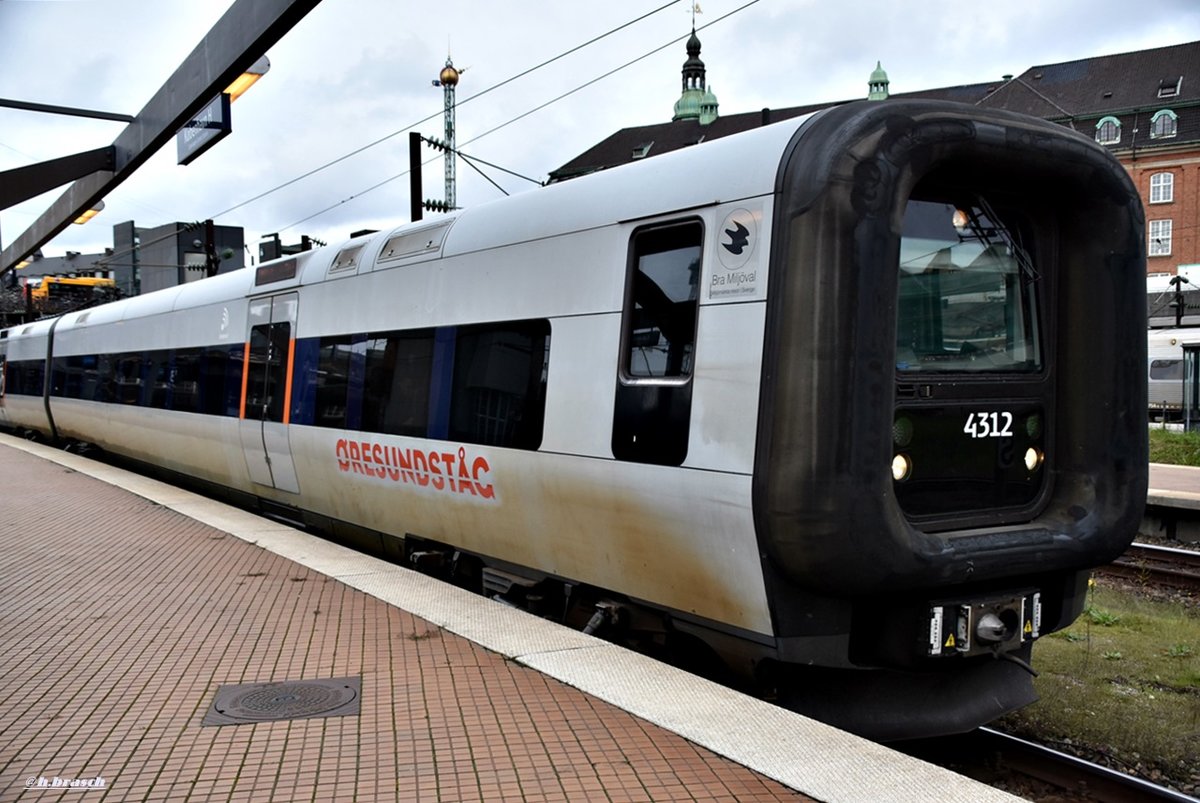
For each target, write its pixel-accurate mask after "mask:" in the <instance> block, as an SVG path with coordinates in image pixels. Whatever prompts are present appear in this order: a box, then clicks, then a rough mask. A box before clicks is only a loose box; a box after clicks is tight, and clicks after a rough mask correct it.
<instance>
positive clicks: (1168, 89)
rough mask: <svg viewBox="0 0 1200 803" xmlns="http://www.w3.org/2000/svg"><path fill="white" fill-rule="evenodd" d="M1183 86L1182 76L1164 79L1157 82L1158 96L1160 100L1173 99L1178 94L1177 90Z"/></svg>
mask: <svg viewBox="0 0 1200 803" xmlns="http://www.w3.org/2000/svg"><path fill="white" fill-rule="evenodd" d="M1182 86H1183V76H1182V75H1180V76H1178V77H1176V78H1173V79H1172V78H1164V79H1162V80H1161V81H1159V82H1158V96H1159V97H1160V98H1173V97H1175V96H1176V95H1178V94H1179V90H1180V89H1181V88H1182Z"/></svg>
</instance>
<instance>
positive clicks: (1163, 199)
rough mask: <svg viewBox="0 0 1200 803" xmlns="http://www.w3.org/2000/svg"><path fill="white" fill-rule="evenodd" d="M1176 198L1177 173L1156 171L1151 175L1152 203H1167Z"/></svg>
mask: <svg viewBox="0 0 1200 803" xmlns="http://www.w3.org/2000/svg"><path fill="white" fill-rule="evenodd" d="M1174 200H1175V174H1174V173H1155V174H1154V175H1152V176H1150V203H1152V204H1166V203H1170V202H1171V201H1174Z"/></svg>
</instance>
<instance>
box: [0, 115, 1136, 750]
mask: <svg viewBox="0 0 1200 803" xmlns="http://www.w3.org/2000/svg"><path fill="white" fill-rule="evenodd" d="M1142 233H1143V221H1142V214H1141V207H1140V205H1139V202H1138V196H1137V193H1136V192H1135V191H1134V189H1133V187H1132V186H1131V184H1130V182H1129V180H1128V178H1127V177H1126V175H1125V173H1124V171H1123V170H1122V169H1121V167H1120V165H1119V164H1118V163H1117V162H1116V161H1115V160H1114V159H1112V158H1111V156H1109V155H1108V154H1107V153H1106V152H1105V151H1104V150H1103V149H1102V148H1099V147H1097V146H1096V145H1095V144H1094V143H1092V142H1090V141H1089V140H1088V139H1087V138H1085V137H1082V136H1079V135H1077V134H1075V133H1073V132H1071V131H1069V130H1066V129H1063V128H1061V127H1059V126H1054V125H1051V124H1048V123H1045V122H1042V121H1038V120H1033V119H1030V118H1024V117H1019V116H1015V115H1011V114H1006V113H1001V112H993V111H985V110H979V109H975V108H971V107H961V106H957V105H953V104H944V103H934V102H920V101H889V102H887V103H860V104H849V105H847V106H843V107H838V108H834V109H830V110H826V111H824V112H821V113H818V114H815V115H812V116H810V117H807V118H803V119H800V120H793V121H786V122H783V123H778V124H775V125H771V126H765V127H763V128H761V129H758V130H755V131H751V132H746V133H744V134H739V135H736V136H731V137H727V138H723V139H719V140H715V141H713V142H708V143H703V144H701V145H698V146H695V147H692V148H687V149H684V150H682V151H677V152H674V153H670V154H665V155H663V156H659V157H655V158H654V159H649V160H646V161H644V162H640V163H637V164H634V165H630V166H627V167H623V168H619V169H614V170H611V171H605V172H602V173H598V174H594V175H591V176H587V177H583V178H580V179H575V180H572V181H570V182H565V183H561V184H556V185H552V186H550V187H546V188H544V189H541V190H537V191H533V192H529V193H525V194H522V195H519V196H516V197H513V198H510V199H505V200H502V201H496V202H493V203H490V204H485V205H482V206H479V207H477V208H472V209H468V210H465V211H461V212H458V213H454V214H452V215H449V216H447V217H445V218H441V219H438V220H432V221H424V222H419V223H413V224H406V225H405V226H402V227H400V228H397V229H394V230H389V231H384V232H380V233H376V234H371V235H365V236H362V237H359V238H356V239H352V240H349V241H347V242H344V243H340V244H336V245H332V246H328V247H325V248H322V249H320V250H318V251H315V252H308V253H305V254H300V255H297V256H294V257H288V258H285V259H283V260H279V261H276V262H272V263H267V264H264V265H261V266H259V267H257V268H249V269H246V270H243V271H239V272H237V273H233V274H228V275H225V276H219V277H216V278H214V279H210V280H206V281H202V282H198V283H195V284H193V285H187V286H184V287H181V288H175V289H172V290H167V291H162V292H160V293H155V294H151V295H149V296H145V297H142V298H136V299H130V300H127V301H123V302H118V303H115V304H112V305H107V306H104V307H99V308H95V309H93V310H88V311H84V312H80V313H71V314H69V315H66V316H63V317H61V318H58V319H55V320H54V321H51V322H39V323H37V324H31V325H29V326H27V327H20V328H17V329H13V330H9V331H8V332H6V333H5V334H6V335H7V336H6V337H5V338H4V339H2V340H0V350H2V351H3V352H4V353H5V355H6V361H7V362H6V368H5V376H6V387H5V393H4V395H3V397H2V399H0V405H2V406H0V423H7V424H8V425H9V426H13V427H18V428H23V429H28V430H35V431H39V432H43V433H46V434H48V435H51V436H53V437H57V438H60V439H70V440H80V441H86V442H89V443H94V444H96V445H98V446H100V447H102V448H104V449H105V450H107V451H109V452H112V453H114V454H118V455H122V456H125V457H128V458H131V459H134V460H137V461H139V462H142V463H145V464H147V465H152V466H158V467H161V468H163V469H166V470H168V471H171V472H173V473H176V474H179V475H183V476H187V477H191V478H194V479H197V480H200V481H202V482H204V483H206V484H207V485H209V486H211V487H216V488H223V489H227V490H229V491H231V492H233V493H236V494H237V495H238V496H239V497H240V498H241V499H243V500H256V503H257V504H259V505H260V506H262V507H264V508H265V509H267V510H269V511H271V512H274V513H276V514H282V515H286V516H289V517H291V518H294V519H296V520H301V521H309V522H315V523H319V524H321V525H322V526H324V527H326V528H327V529H329V530H331V531H332V532H335V533H338V534H340V535H341V536H343V537H348V538H353V539H356V540H358V541H359V542H368V543H370V544H372V545H373V546H375V547H376V548H378V549H380V550H382V551H383V552H385V553H389V554H393V555H395V556H397V557H398V558H400V559H403V560H405V561H406V562H408V563H410V564H412V565H414V566H417V567H418V568H422V569H426V570H430V571H441V572H444V573H445V574H446V575H447V576H449V577H451V578H452V579H454V580H456V581H457V582H460V583H463V584H468V585H471V586H473V587H476V588H477V589H479V590H482V591H484V592H485V593H489V594H493V595H496V596H499V597H502V598H504V599H505V600H507V601H510V602H512V603H514V604H520V605H523V606H525V607H527V608H529V609H530V610H533V611H534V612H536V613H538V614H540V615H545V616H551V617H555V618H559V619H562V620H563V621H566V622H568V623H571V624H575V625H577V626H581V627H583V626H586V627H587V628H588V629H589V630H590V631H596V632H599V633H601V634H611V635H612V637H614V638H616V637H626V638H629V639H630V640H632V641H634V642H640V643H642V644H651V645H653V644H659V643H664V642H665V643H670V644H674V645H679V644H686V645H692V646H695V647H696V648H697V649H698V650H702V651H704V652H711V653H713V654H716V655H719V656H720V657H721V658H722V659H724V661H725V663H726V665H727V666H728V668H729V669H730V670H731V671H732V672H733V674H734V675H735V676H736V677H739V678H742V679H743V680H745V681H747V682H754V683H757V684H759V685H760V686H762V687H764V688H766V687H769V688H770V689H772V691H773V693H774V694H775V695H776V697H777V699H779V700H780V701H781V702H782V703H784V704H786V705H790V706H792V707H795V708H797V709H799V710H802V711H805V712H807V713H810V714H813V715H815V716H818V717H820V718H822V719H826V720H827V721H830V722H833V723H834V724H838V725H841V726H843V727H847V728H850V729H852V730H856V731H858V732H861V733H866V734H868V735H872V736H875V737H877V738H901V737H908V736H914V735H926V734H932V733H942V732H952V731H957V730H964V729H967V728H970V727H973V726H974V725H976V724H979V723H980V722H984V721H987V720H989V719H991V718H994V717H995V716H998V715H999V714H1001V713H1004V712H1005V711H1007V710H1010V709H1012V708H1014V707H1016V706H1019V705H1022V704H1025V703H1027V702H1029V701H1030V700H1031V699H1032V685H1031V681H1030V675H1029V672H1028V661H1029V657H1030V650H1031V647H1032V644H1033V642H1034V640H1036V638H1037V637H1038V636H1040V635H1044V634H1046V633H1048V632H1052V631H1054V630H1056V629H1059V628H1062V627H1065V626H1066V625H1067V624H1069V623H1070V622H1071V621H1072V620H1073V619H1074V618H1075V616H1076V615H1078V613H1079V611H1080V610H1081V608H1082V604H1083V593H1084V590H1085V588H1086V578H1087V570H1088V568H1089V567H1090V566H1093V565H1097V564H1100V563H1103V562H1105V561H1107V560H1109V559H1110V558H1111V557H1113V556H1115V555H1116V554H1118V553H1119V552H1121V551H1122V550H1123V549H1124V547H1125V546H1126V545H1127V544H1128V542H1129V541H1130V540H1131V539H1132V536H1133V534H1134V532H1135V530H1136V525H1137V522H1138V520H1139V518H1140V515H1141V507H1142V504H1143V503H1144V497H1145V491H1146V444H1145V440H1146V432H1145V409H1146V385H1145V381H1144V377H1145V376H1146V373H1145V371H1146V360H1145V340H1144V332H1145V305H1144V304H1143V303H1140V301H1139V299H1140V297H1141V295H1142V293H1143V289H1142V285H1143V283H1144V276H1145V271H1144V251H1143V248H1144V246H1143V244H1142V243H1143V237H1142ZM1084 287H1086V288H1087V291H1086V293H1083V292H1080V289H1081V288H1084ZM39 372H40V373H39ZM14 377H19V379H17V380H16V381H15V382H14V379H13V378H14ZM39 377H40V381H41V384H40V385H39V384H38V382H39ZM997 659H1004V660H997Z"/></svg>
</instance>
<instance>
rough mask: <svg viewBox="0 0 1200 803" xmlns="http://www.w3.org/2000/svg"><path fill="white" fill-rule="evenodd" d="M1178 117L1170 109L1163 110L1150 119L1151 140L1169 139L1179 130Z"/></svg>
mask: <svg viewBox="0 0 1200 803" xmlns="http://www.w3.org/2000/svg"><path fill="white" fill-rule="evenodd" d="M1178 119H1179V117H1178V115H1176V114H1175V112H1173V111H1171V110H1170V109H1162V110H1161V111H1157V112H1155V113H1154V116H1153V117H1151V118H1150V139H1168V138H1170V137H1173V136H1175V133H1176V131H1177V130H1178V127H1179V126H1178Z"/></svg>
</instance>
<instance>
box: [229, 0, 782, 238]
mask: <svg viewBox="0 0 1200 803" xmlns="http://www.w3.org/2000/svg"><path fill="white" fill-rule="evenodd" d="M758 2H760V0H749V2H747V3H744V4H743V5H740V6H738V7H737V8H735V9H733V10H732V11H729V12H727V13H725V14H722V15H721V16H720V17H717V18H716V19H714V20H713V21H712V22H708V23H706V24H704V25H701V26H700V27H698V28H696V31H703V30H705V29H706V28H711V27H712V26H713V25H716V24H717V23H719V22H722V21H724V20H726V19H728V18H729V17H731V16H733V15H734V14H737V13H739V12H741V11H744V10H745V9H747V8H749V7H750V6H752V5H755V4H756V3H758ZM657 10H661V8H660V9H657ZM627 24H629V23H627ZM691 35H692V34H691V32H690V31H689V32H688V33H687V34H684V35H682V36H677V37H675V38H674V39H672V40H671V41H669V42H666V43H665V44H663V45H660V46H659V47H656V48H654V49H653V50H650V51H648V52H646V53H643V54H642V55H640V56H638V57H637V58H635V59H631V60H630V61H627V62H625V63H624V64H621V65H620V66H618V67H614V68H613V69H611V70H608V71H607V72H605V73H602V74H601V75H598V76H596V77H595V78H592V79H591V80H589V81H585V82H584V83H582V84H579V85H578V86H576V87H575V88H573V89H570V90H568V91H566V92H564V93H562V94H561V95H558V96H557V97H554V98H551V99H550V100H548V101H546V102H545V103H542V104H539V105H538V106H535V107H533V108H532V109H529V110H527V111H525V112H522V113H521V114H519V115H517V116H516V117H513V118H510V119H509V120H507V121H506V122H503V123H501V124H500V125H498V126H495V127H493V128H490V129H488V130H487V131H484V132H483V133H482V134H479V135H478V136H475V137H472V138H471V139H469V140H467V141H466V142H464V143H462V144H463V145H464V146H465V145H470V144H471V143H473V142H478V141H479V140H481V139H483V138H484V137H486V136H489V135H490V134H494V133H496V132H497V131H500V130H501V129H503V128H507V127H508V126H510V125H512V124H513V123H516V122H519V121H521V120H523V119H525V118H526V117H529V116H530V115H532V114H536V113H537V112H539V111H542V110H543V109H545V108H546V107H548V106H551V105H553V104H555V103H558V102H559V101H561V100H563V99H565V98H568V97H570V96H571V95H574V94H575V93H576V92H580V91H582V90H584V89H586V88H588V87H589V86H591V85H592V84H595V83H598V82H600V81H603V80H604V79H605V78H609V77H611V76H612V75H615V74H616V73H618V72H620V71H621V70H624V69H626V68H628V67H631V66H633V65H634V64H637V63H638V62H640V61H644V60H645V59H648V58H650V57H651V56H653V55H655V54H656V53H660V52H662V51H663V50H666V49H667V48H668V47H671V46H673V45H676V44H678V43H680V42H682V41H683V40H685V39H688V38H689V37H691ZM593 41H594V40H593ZM576 49H578V48H576ZM564 55H565V54H564ZM556 58H557V57H556ZM545 63H547V64H548V63H549V62H545ZM539 66H542V65H539ZM534 69H536V68H534ZM529 72H531V70H527V71H526V72H525V73H522V75H527V74H528V73H529ZM508 80H510V81H511V80H514V79H508ZM504 83H507V81H506V82H504ZM501 85H502V84H497V85H496V87H498V86H501ZM496 87H490V88H489V89H488V90H485V92H486V91H490V90H491V89H495V88H496ZM479 94H480V95H482V94H483V93H482V92H481V93H479ZM477 97H479V95H472V96H471V98H468V100H472V99H474V98H477ZM463 102H464V103H465V102H466V101H463ZM457 105H462V104H461V103H459V104H457ZM437 116H438V115H432V116H430V117H427V118H425V120H422V121H421V122H425V121H427V120H431V119H433V118H434V117H437ZM415 125H420V123H416V124H415ZM406 130H407V129H406ZM396 133H400V132H396ZM455 153H457V154H458V155H459V156H462V157H463V158H474V157H467V156H466V154H464V153H463V152H462V151H461V150H458V149H456V150H455ZM439 158H441V157H440V156H436V157H433V158H432V159H427V160H426V161H424V162H422V166H424V165H427V164H430V163H431V162H433V161H435V160H436V159H439ZM479 161H481V162H482V160H479ZM484 164H487V163H486V162H484ZM500 169H503V168H500ZM506 172H507V171H506ZM408 174H409V171H408V170H404V171H403V172H400V173H397V174H396V175H394V176H390V177H388V178H385V179H384V180H383V181H380V182H377V183H375V184H372V185H371V186H370V187H367V188H366V189H363V190H360V191H359V192H356V193H354V194H353V195H349V196H347V197H346V198H343V199H342V200H340V201H338V202H337V203H334V204H330V205H329V206H327V207H325V208H323V209H320V210H318V211H316V212H313V213H312V214H311V215H308V216H307V217H303V218H301V219H300V220H297V221H295V222H294V223H289V224H288V225H286V226H281V227H279V229H278V230H279V231H287V230H288V229H293V228H295V227H296V226H299V225H300V224H302V223H307V222H308V221H310V220H312V219H313V218H315V217H320V216H321V215H323V214H325V213H326V212H329V211H332V210H334V209H337V208H338V207H339V206H342V205H344V204H347V203H349V202H350V201H353V200H356V199H358V198H361V197H362V196H364V195H366V194H367V193H369V192H372V191H374V190H377V189H379V188H380V187H382V186H384V185H386V184H390V183H391V182H393V181H395V180H396V179H399V178H403V177H404V176H407V175H408ZM522 178H524V177H522ZM489 180H490V179H489ZM493 183H494V182H493ZM506 194H507V193H506ZM260 197H261V196H260ZM255 200H257V199H255ZM235 208H236V207H235Z"/></svg>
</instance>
